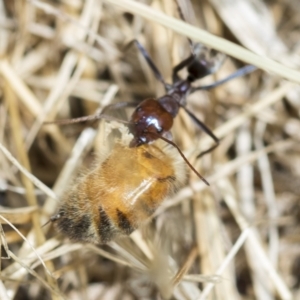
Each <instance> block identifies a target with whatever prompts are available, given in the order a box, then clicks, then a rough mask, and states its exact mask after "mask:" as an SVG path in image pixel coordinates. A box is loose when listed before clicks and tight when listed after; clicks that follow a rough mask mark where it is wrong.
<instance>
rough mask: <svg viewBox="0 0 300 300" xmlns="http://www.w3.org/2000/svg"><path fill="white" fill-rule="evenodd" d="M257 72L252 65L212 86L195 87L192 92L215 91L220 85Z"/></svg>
mask: <svg viewBox="0 0 300 300" xmlns="http://www.w3.org/2000/svg"><path fill="white" fill-rule="evenodd" d="M255 70H257V67H255V66H252V65H246V66H244V67H242V68H240V69H238V70H237V71H235V72H234V73H232V74H231V75H229V76H228V77H226V78H224V79H221V80H219V81H216V82H214V83H212V84H209V85H204V86H199V87H195V88H192V90H191V93H193V92H195V91H198V90H206V91H207V90H210V89H213V88H215V87H217V86H219V85H222V84H224V83H226V82H228V81H230V80H232V79H234V78H238V77H242V76H245V75H247V74H250V73H252V72H254V71H255Z"/></svg>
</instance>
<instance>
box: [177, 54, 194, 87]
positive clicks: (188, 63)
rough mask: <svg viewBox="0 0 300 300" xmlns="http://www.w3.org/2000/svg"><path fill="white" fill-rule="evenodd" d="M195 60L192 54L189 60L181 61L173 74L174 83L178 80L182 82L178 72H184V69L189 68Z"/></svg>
mask: <svg viewBox="0 0 300 300" xmlns="http://www.w3.org/2000/svg"><path fill="white" fill-rule="evenodd" d="M194 60H195V55H194V54H191V55H190V56H189V57H188V58H186V59H185V60H183V61H181V62H180V63H179V64H178V65H176V66H175V67H174V68H173V72H172V80H173V82H177V81H178V80H180V77H179V76H178V72H179V71H180V70H182V69H183V68H185V67H187V66H188V65H190V64H191V63H192V62H193V61H194Z"/></svg>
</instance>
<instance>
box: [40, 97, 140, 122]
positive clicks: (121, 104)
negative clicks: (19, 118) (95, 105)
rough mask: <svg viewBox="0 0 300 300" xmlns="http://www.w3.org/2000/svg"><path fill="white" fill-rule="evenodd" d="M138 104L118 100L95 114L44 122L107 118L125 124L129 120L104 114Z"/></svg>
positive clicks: (84, 120)
mask: <svg viewBox="0 0 300 300" xmlns="http://www.w3.org/2000/svg"><path fill="white" fill-rule="evenodd" d="M136 105H137V102H118V103H114V104H110V105H107V106H105V107H104V108H103V109H102V110H97V111H96V113H95V114H93V115H89V116H84V117H80V118H75V119H64V120H56V121H50V122H44V125H49V124H57V125H69V124H74V123H81V122H87V121H96V120H100V119H105V120H108V121H117V122H120V123H124V124H130V122H128V121H124V120H121V119H118V118H115V117H112V116H109V115H107V114H104V112H105V111H108V110H113V109H120V108H123V107H135V106H136Z"/></svg>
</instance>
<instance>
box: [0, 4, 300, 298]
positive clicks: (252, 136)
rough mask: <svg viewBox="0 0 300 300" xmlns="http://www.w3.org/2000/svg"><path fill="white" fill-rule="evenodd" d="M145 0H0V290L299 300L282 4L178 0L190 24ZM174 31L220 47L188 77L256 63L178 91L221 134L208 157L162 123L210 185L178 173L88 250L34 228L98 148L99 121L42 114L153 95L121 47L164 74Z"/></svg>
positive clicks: (179, 54) (287, 12)
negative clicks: (174, 186) (142, 50)
mask: <svg viewBox="0 0 300 300" xmlns="http://www.w3.org/2000/svg"><path fill="white" fill-rule="evenodd" d="M144 2H145V1H144ZM146 2H147V5H142V4H140V2H135V1H132V0H122V1H120V0H105V1H104V0H103V1H101V0H86V1H82V0H77V1H72V0H60V1H46V2H42V1H39V0H28V1H25V0H22V1H21V0H19V1H9V0H4V1H3V0H2V1H0V53H1V56H0V87H1V88H0V93H1V100H0V150H1V151H0V166H1V167H0V205H1V207H0V224H1V225H0V228H1V231H0V235H1V240H0V241H1V245H2V247H1V258H2V259H1V277H0V299H3V300H7V299H20V300H23V299H89V300H93V299H128V300H130V299H163V298H171V299H193V300H194V299H218V300H220V299H224V300H225V299H226V300H227V299H231V300H234V299H262V300H265V299H270V300H271V299H299V297H300V263H299V262H300V247H299V228H300V226H299V225H300V224H299V223H300V214H299V211H300V205H299V203H300V202H299V200H300V155H299V154H300V146H299V139H300V135H299V132H300V121H299V114H300V101H299V99H300V89H299V86H298V85H297V83H299V82H300V72H299V71H296V69H299V66H300V44H299V40H300V31H299V28H300V5H299V3H298V1H297V0H285V1H284V0H282V1H267V0H265V1H261V0H253V1H247V0H234V1H232V0H224V1H217V0H210V1H194V3H193V8H194V17H193V16H192V13H191V11H189V8H183V9H184V10H185V11H189V12H190V14H189V16H190V18H189V19H190V20H189V21H190V22H191V24H192V25H188V24H185V23H183V22H181V21H180V20H179V19H178V15H177V11H176V6H175V4H174V2H173V1H172V0H160V1H156V0H154V1H146ZM179 2H180V3H181V5H182V7H183V6H184V4H185V3H186V1H184V0H181V1H179ZM200 2H201V4H199V3H200ZM148 5H149V6H148ZM125 11H126V13H125ZM195 20H196V21H195ZM200 28H201V29H200ZM202 29H203V31H202ZM207 32H210V34H208V33H207ZM185 36H188V37H190V38H191V39H192V40H194V41H198V42H202V43H204V44H206V45H208V46H210V47H213V48H214V49H216V50H220V51H223V52H224V53H226V54H228V55H230V57H229V58H227V60H226V62H225V64H224V65H223V67H222V68H221V69H220V70H219V71H218V72H217V74H216V75H214V76H210V77H209V78H207V79H205V80H203V81H201V84H207V83H210V82H213V81H215V80H217V79H221V78H224V77H226V76H227V75H229V74H230V73H232V72H234V71H235V70H236V69H237V68H238V67H240V66H242V64H241V62H240V61H244V62H247V63H251V64H253V65H256V66H258V67H259V68H260V69H262V70H258V71H256V72H254V73H253V74H251V75H248V76H246V77H244V78H238V79H235V80H233V81H231V82H229V83H227V84H225V85H223V86H221V87H218V88H216V89H214V90H212V91H210V92H196V93H194V94H192V95H190V97H189V99H188V107H189V108H191V109H192V111H193V112H194V113H195V114H196V115H197V116H198V117H199V118H200V119H201V120H204V121H205V123H206V124H207V125H208V126H209V127H210V128H213V129H214V133H215V134H216V135H217V136H218V137H219V138H221V139H222V141H221V145H220V146H219V147H218V149H217V150H215V151H214V152H213V153H210V154H208V155H206V156H205V157H203V158H201V159H197V158H196V157H197V154H199V153H200V152H201V151H202V150H203V149H207V147H209V146H210V145H211V140H210V138H209V137H207V136H206V135H205V134H203V133H202V132H201V131H200V130H198V128H196V126H195V125H194V123H193V122H192V121H191V120H190V119H189V117H188V116H186V115H185V114H184V113H183V112H180V114H179V116H178V117H177V118H176V122H175V125H174V128H173V133H174V138H175V141H176V143H178V145H179V146H180V147H181V149H183V150H184V151H185V154H186V155H187V157H188V158H189V160H190V161H191V162H192V164H193V165H194V166H195V167H196V168H197V169H198V170H200V172H201V174H205V175H206V178H207V180H208V181H209V182H210V184H211V186H210V187H209V188H208V187H206V186H205V185H204V184H203V182H201V181H199V180H198V179H197V178H196V177H195V176H194V175H193V174H190V176H189V181H188V183H187V185H186V186H184V187H183V188H182V189H181V190H179V191H178V193H177V194H176V195H175V196H174V197H172V199H166V201H165V202H164V203H163V205H161V207H160V208H159V209H158V210H157V212H156V213H155V216H154V217H155V218H152V220H151V222H149V223H148V224H147V225H145V226H143V227H142V228H141V230H138V231H136V232H134V233H133V234H132V235H131V236H130V238H127V239H122V240H119V241H116V242H113V243H110V244H109V245H105V246H101V247H99V246H95V245H82V244H77V243H72V242H70V241H68V240H67V238H63V237H61V236H57V233H56V232H55V231H54V230H53V228H52V226H51V225H47V226H45V227H42V225H43V224H44V223H46V222H47V220H48V219H49V217H50V216H51V215H53V214H54V213H55V211H56V207H57V203H58V201H60V200H59V199H61V197H62V195H63V194H64V193H65V191H66V190H67V189H68V184H70V183H71V182H72V179H73V178H74V177H76V174H77V172H78V170H80V169H81V167H83V166H84V167H88V166H89V165H90V163H91V160H92V157H93V155H92V150H93V149H94V150H95V152H97V151H98V152H99V151H103V149H102V148H103V147H101V145H102V144H101V134H100V138H99V135H98V134H97V132H100V133H101V130H102V129H101V128H102V127H101V126H100V127H99V128H98V129H92V128H82V126H79V125H70V126H66V127H59V126H57V125H51V126H45V125H43V123H44V122H45V121H46V120H47V121H50V120H55V119H64V118H71V117H78V116H82V115H88V114H93V113H94V112H95V110H96V109H98V108H99V106H100V108H101V107H104V106H105V105H107V104H109V103H112V102H119V101H132V100H133V99H135V100H142V99H145V98H147V97H151V96H160V95H163V93H164V91H163V88H162V86H161V84H160V83H158V82H157V80H156V79H155V78H154V76H153V74H152V73H151V71H150V70H149V68H148V66H147V64H146V63H145V61H144V60H143V58H142V57H141V56H140V54H139V53H138V52H137V51H136V49H135V48H134V47H132V48H130V49H129V50H128V51H127V52H126V53H125V52H124V51H123V47H124V45H125V44H126V43H127V42H129V41H130V40H132V39H133V38H137V39H138V40H139V41H140V42H141V43H142V44H143V45H144V46H145V47H146V48H147V49H148V51H149V52H150V54H151V56H152V57H153V58H154V60H155V62H156V63H157V66H158V67H159V69H160V70H161V72H162V74H163V75H164V76H165V79H166V80H167V81H170V78H171V70H172V66H174V65H175V64H176V63H178V62H179V61H180V60H182V59H183V58H184V57H186V56H187V55H188V53H189V52H188V51H189V48H188V43H187V40H186V37H185ZM219 37H222V38H219ZM237 44H239V45H241V46H238V45H237ZM244 47H245V48H244ZM246 48H247V49H249V50H246ZM254 53H256V54H254ZM237 59H239V61H238V60H237ZM93 125H94V124H93ZM120 155H122V153H120ZM117 163H118V162H117V161H116V164H117ZM49 187H50V188H49Z"/></svg>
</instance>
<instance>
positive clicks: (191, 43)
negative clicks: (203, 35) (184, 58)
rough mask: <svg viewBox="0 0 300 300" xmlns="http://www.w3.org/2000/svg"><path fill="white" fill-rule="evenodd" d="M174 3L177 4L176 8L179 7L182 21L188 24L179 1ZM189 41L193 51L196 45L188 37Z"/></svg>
mask: <svg viewBox="0 0 300 300" xmlns="http://www.w3.org/2000/svg"><path fill="white" fill-rule="evenodd" d="M174 2H175V4H176V6H177V12H178V14H179V17H180V19H181V20H182V21H184V22H186V19H185V17H184V14H183V11H182V9H181V7H180V6H179V4H178V1H177V0H174ZM187 40H188V42H189V44H190V47H191V50H193V48H194V43H193V41H192V40H191V39H190V38H188V37H187Z"/></svg>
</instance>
